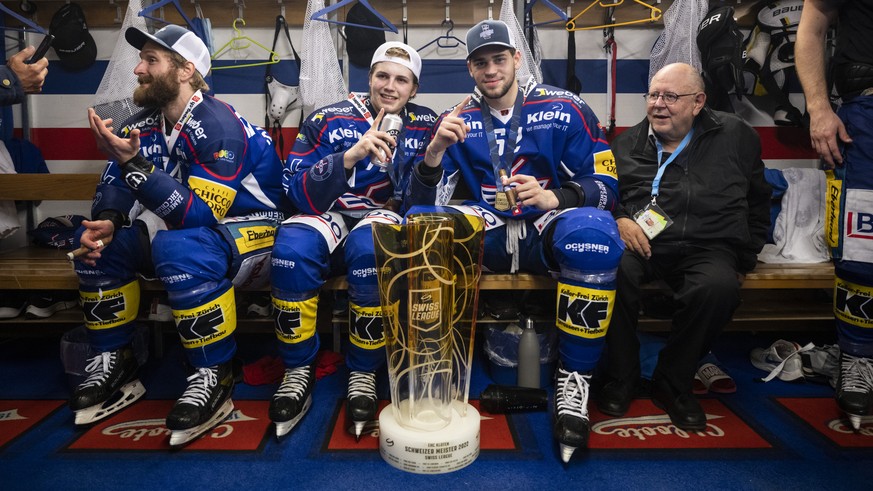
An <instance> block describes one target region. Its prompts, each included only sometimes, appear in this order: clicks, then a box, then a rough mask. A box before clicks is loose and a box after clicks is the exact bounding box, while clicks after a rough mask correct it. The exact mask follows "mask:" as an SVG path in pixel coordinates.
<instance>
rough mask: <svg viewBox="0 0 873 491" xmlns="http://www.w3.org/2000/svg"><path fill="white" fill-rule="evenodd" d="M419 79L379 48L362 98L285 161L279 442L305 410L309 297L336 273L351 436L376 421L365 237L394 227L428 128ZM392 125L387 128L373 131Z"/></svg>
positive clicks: (408, 58)
mask: <svg viewBox="0 0 873 491" xmlns="http://www.w3.org/2000/svg"><path fill="white" fill-rule="evenodd" d="M420 75H421V58H420V57H419V55H418V53H417V52H416V51H415V49H413V48H411V47H410V46H407V45H406V44H403V43H400V42H387V43H384V44H382V45H381V46H380V47H379V48H378V49H377V50H376V51H375V53H374V55H373V57H372V61H371V63H370V74H369V86H370V90H369V93H368V94H366V95H359V94H350V95H349V97H348V99H347V100H345V101H341V102H337V103H335V104H331V105H329V106H326V107H323V108H320V109H317V110H316V111H314V112H313V113H312V114H311V115H309V117H308V118H307V119H306V121H305V122H304V123H303V126H302V127H301V128H300V133H299V134H298V136H297V140H296V141H295V142H294V147H293V148H292V149H291V152H290V154H289V155H288V162H287V166H288V171H287V172H286V174H285V176H284V181H283V183H284V185H285V188H286V192H287V193H288V197H289V198H290V199H291V201H292V202H293V203H294V204H295V205H296V206H297V207H298V208H299V209H300V211H301V212H302V213H301V214H300V215H297V216H294V217H292V218H290V219H288V220H287V221H285V222H284V223H283V224H282V226H281V227H280V229H279V232H278V236H277V237H276V247H275V248H274V250H273V261H272V282H273V306H274V307H275V311H276V315H277V317H276V336H277V338H278V339H279V352H280V354H281V356H282V359H283V361H284V362H285V377H284V379H283V381H282V383H281V385H280V386H279V390H278V391H277V392H276V394H275V396H274V397H273V400H272V402H271V405H270V418H271V419H272V420H273V421H274V422H275V423H276V432H277V435H278V436H282V435H284V434H285V433H287V432H288V431H290V430H291V428H292V427H293V426H294V425H295V424H296V423H297V422H298V421H299V420H300V418H301V417H302V416H303V415H304V414H305V413H306V411H307V410H308V409H309V407H310V404H311V392H312V387H313V383H314V380H315V378H314V369H313V368H312V366H311V365H312V363H313V362H314V361H315V355H316V353H317V351H318V346H319V344H318V336H316V335H315V320H316V319H315V315H316V311H317V305H318V290H319V288H320V287H321V285H322V284H323V283H324V282H325V280H326V279H327V278H329V277H331V276H336V275H342V274H344V275H346V278H348V282H349V290H348V292H349V309H350V310H351V317H352V323H351V326H350V328H349V341H350V342H349V345H348V352H347V356H346V365H347V366H348V367H349V371H350V374H349V385H348V405H347V411H348V419H349V420H351V421H353V422H354V425H355V433H356V437H358V438H360V436H361V432H362V431H363V429H364V427H365V425H366V423H367V422H368V421H372V420H374V419H375V418H376V409H377V406H376V403H377V401H376V371H377V369H378V368H380V367H382V366H384V365H385V362H386V356H385V348H384V346H385V335H384V332H383V330H382V309H381V307H380V303H379V290H378V284H377V276H376V258H375V252H374V245H373V236H372V231H371V229H372V224H373V223H377V222H382V223H394V224H396V223H400V221H401V220H402V217H401V216H400V215H399V214H398V212H401V211H402V208H403V203H402V201H403V192H404V190H405V187H406V183H407V181H408V180H409V174H410V171H411V165H412V162H413V160H414V159H415V158H416V156H417V155H418V153H419V151H420V149H421V148H423V147H424V146H425V145H426V144H427V138H428V135H429V133H430V129H431V127H432V126H433V124H434V122H435V121H436V114H434V112H433V111H431V110H430V109H428V108H426V107H423V106H419V105H417V104H413V103H411V102H409V100H410V99H411V98H412V97H414V96H415V93H416V91H417V90H418V82H419V76H420ZM392 117H393V119H394V126H392V127H391V128H386V125H385V124H384V123H383V124H381V127H380V123H382V122H383V121H386V122H387V120H388V119H390V118H392Z"/></svg>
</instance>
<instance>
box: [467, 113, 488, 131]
mask: <svg viewBox="0 0 873 491" xmlns="http://www.w3.org/2000/svg"><path fill="white" fill-rule="evenodd" d="M463 118H464V124H466V125H467V126H468V127H469V128H470V131H469V132H470V133H472V132H474V131H484V130H485V126H484V125H483V124H482V121H477V120H474V119H473V115H472V114H470V113H466V114H464V115H463ZM467 136H470V135H469V134H468V135H467Z"/></svg>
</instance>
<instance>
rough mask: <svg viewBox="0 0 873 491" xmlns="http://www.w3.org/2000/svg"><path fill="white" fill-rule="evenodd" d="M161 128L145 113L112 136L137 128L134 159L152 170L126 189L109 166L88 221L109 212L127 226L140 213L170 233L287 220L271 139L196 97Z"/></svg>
mask: <svg viewBox="0 0 873 491" xmlns="http://www.w3.org/2000/svg"><path fill="white" fill-rule="evenodd" d="M163 125H164V117H163V115H162V114H161V111H160V109H145V110H142V111H140V112H139V113H137V114H135V115H134V116H132V117H131V118H130V119H128V120H127V121H126V122H125V123H124V124H123V125H121V127H120V128H119V129H118V130H117V131H116V134H117V135H119V136H121V137H124V138H127V137H129V135H130V132H131V131H132V130H134V129H139V130H140V135H139V139H140V154H141V155H142V156H143V157H145V158H146V159H147V160H148V161H149V162H151V163H152V164H153V165H154V166H155V169H154V171H153V172H152V174H151V175H150V176H149V177H148V179H147V181H145V183H142V185H140V186H136V185H133V186H131V185H130V184H131V183H125V180H124V178H122V174H121V168H120V166H119V163H118V162H115V161H112V160H110V161H109V163H108V165H107V166H106V170H105V171H104V172H103V176H102V178H101V182H100V184H98V186H97V193H96V195H95V197H94V203H93V205H92V216H95V217H96V216H97V215H98V214H99V213H100V212H101V211H103V210H116V211H120V212H122V213H124V214H125V215H126V216H128V217H129V218H130V219H131V220H133V219H135V218H136V217H137V215H139V214H140V213H141V211H142V210H143V209H148V210H150V211H152V212H153V213H154V214H156V215H157V216H159V217H161V218H163V219H164V221H165V222H166V223H167V226H168V227H170V228H192V227H200V226H209V225H213V224H215V223H217V222H218V221H219V220H221V219H224V218H230V217H243V216H249V215H257V216H263V217H270V218H276V219H280V220H281V219H283V217H285V216H289V215H290V214H291V212H292V211H293V208H292V207H291V205H290V202H289V201H288V200H287V198H286V197H285V194H284V192H283V190H282V161H281V159H280V158H279V156H278V155H277V154H276V151H275V150H274V148H273V146H272V140H271V139H270V137H269V135H268V134H267V133H266V132H265V131H264V130H262V129H261V128H259V127H257V126H254V125H251V124H249V123H248V122H247V121H246V120H245V119H243V117H242V116H240V115H239V114H238V113H237V112H236V111H235V110H234V109H233V107H231V106H230V105H228V104H226V103H224V102H222V101H219V100H218V99H215V98H214V97H211V96H204V95H202V94H201V93H200V92H199V91H198V92H197V93H195V94H194V95H193V96H192V97H191V99H190V100H189V102H188V105H187V106H186V111H185V113H184V114H183V116H182V118H180V120H179V122H177V123H176V124H175V126H174V127H173V129H172V130H170V131H169V132H167V133H165V131H164V128H163Z"/></svg>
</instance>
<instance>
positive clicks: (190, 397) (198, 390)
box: [178, 367, 218, 406]
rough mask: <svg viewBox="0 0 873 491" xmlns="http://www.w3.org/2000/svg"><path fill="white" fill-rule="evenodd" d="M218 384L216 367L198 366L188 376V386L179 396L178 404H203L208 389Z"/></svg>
mask: <svg viewBox="0 0 873 491" xmlns="http://www.w3.org/2000/svg"><path fill="white" fill-rule="evenodd" d="M216 384H218V367H211V368H198V369H197V371H196V372H194V373H193V374H191V376H190V377H188V388H187V389H185V393H184V394H182V397H180V398H179V401H178V404H191V405H194V406H205V405H206V401H207V400H208V399H209V393H210V389H212V388H213V387H215V386H216Z"/></svg>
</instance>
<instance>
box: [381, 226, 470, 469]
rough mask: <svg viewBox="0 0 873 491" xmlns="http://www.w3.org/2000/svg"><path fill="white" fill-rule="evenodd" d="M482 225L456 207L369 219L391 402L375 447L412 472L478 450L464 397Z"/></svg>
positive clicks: (460, 463)
mask: <svg viewBox="0 0 873 491" xmlns="http://www.w3.org/2000/svg"><path fill="white" fill-rule="evenodd" d="M484 232H485V223H484V221H483V220H482V219H481V218H480V217H476V216H471V215H462V214H448V213H446V214H443V213H424V214H416V215H410V216H409V217H408V218H407V223H406V224H405V225H391V224H379V223H376V224H373V239H374V241H375V244H376V267H377V270H378V276H379V296H380V299H381V303H382V317H383V319H384V321H383V325H384V328H385V347H386V352H387V357H388V377H389V381H390V386H391V404H389V405H388V406H387V407H385V409H383V410H382V412H381V414H380V415H379V452H380V454H381V455H382V458H383V459H385V461H386V462H388V463H389V464H390V465H392V466H394V467H396V468H398V469H401V470H404V471H409V472H414V473H417V474H440V473H445V472H451V471H454V470H457V469H460V468H462V467H465V466H467V465H469V464H470V463H472V462H473V461H474V460H476V457H478V456H479V412H478V411H477V410H476V408H474V407H472V406H471V405H470V404H469V403H468V395H469V392H470V369H471V366H472V361H473V342H474V337H475V336H474V334H475V329H476V306H477V301H478V292H479V289H478V288H479V275H480V270H481V264H482V249H483V239H484V235H485V233H484Z"/></svg>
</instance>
